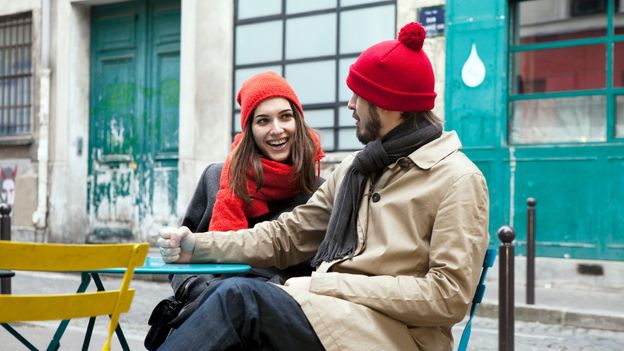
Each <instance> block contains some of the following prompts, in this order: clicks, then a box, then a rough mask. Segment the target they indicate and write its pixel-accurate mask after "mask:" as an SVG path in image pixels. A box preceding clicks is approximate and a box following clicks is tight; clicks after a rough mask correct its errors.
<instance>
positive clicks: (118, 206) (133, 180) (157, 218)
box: [87, 1, 180, 242]
mask: <svg viewBox="0 0 624 351" xmlns="http://www.w3.org/2000/svg"><path fill="white" fill-rule="evenodd" d="M163 8H164V9H166V11H163ZM163 13H166V14H167V15H166V16H162V14H163ZM161 21H162V23H161ZM157 33H158V34H159V35H156V34H157ZM179 33H180V5H179V2H172V1H168V2H163V1H133V2H126V3H120V4H114V5H106V6H100V7H94V8H93V9H92V38H93V42H92V50H91V65H92V66H91V67H92V70H91V116H90V143H89V148H90V150H89V151H90V153H89V179H88V191H89V199H88V205H87V207H88V211H89V220H90V227H91V228H90V235H89V236H88V238H87V241H91V242H100V241H120V240H123V239H131V238H135V239H146V237H147V235H148V234H150V233H153V232H154V231H155V227H157V226H161V225H165V224H170V223H172V222H174V221H175V206H174V204H175V200H176V197H177V174H178V172H177V164H178V162H177V161H178V140H177V139H178V101H179V98H178V96H179V94H178V90H179V88H178V87H179V68H180V65H179V57H180V50H179V43H180V36H179ZM162 38H166V40H163V39H162ZM162 42H165V43H166V45H165V46H163V45H161V43H162ZM163 170H164V171H163ZM163 177H164V178H165V179H166V181H165V182H164V183H163V181H161V180H158V181H156V178H163Z"/></svg>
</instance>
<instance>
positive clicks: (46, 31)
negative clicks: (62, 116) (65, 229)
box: [32, 0, 51, 242]
mask: <svg viewBox="0 0 624 351" xmlns="http://www.w3.org/2000/svg"><path fill="white" fill-rule="evenodd" d="M49 66H50V0H42V1H41V68H40V70H39V71H40V72H39V76H40V77H39V143H38V148H37V163H38V169H37V171H38V175H39V176H38V183H37V210H36V211H35V212H34V213H33V215H32V221H33V224H34V225H35V233H36V232H37V231H44V233H46V232H45V229H46V223H47V217H48V144H49V140H48V131H49V125H48V116H49V112H50V72H51V71H50V67H49ZM42 241H44V242H45V241H48V240H47V235H44V238H43V240H42Z"/></svg>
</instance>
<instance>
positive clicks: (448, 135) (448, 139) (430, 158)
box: [407, 131, 462, 169]
mask: <svg viewBox="0 0 624 351" xmlns="http://www.w3.org/2000/svg"><path fill="white" fill-rule="evenodd" d="M461 147H462V144H461V142H460V141H459V137H458V136H457V133H455V131H450V132H443V133H442V136H440V137H439V138H438V139H436V140H434V141H432V142H430V143H428V144H426V145H425V146H423V147H421V148H420V149H418V150H416V151H414V152H412V153H411V154H410V155H409V156H407V157H408V158H409V159H410V160H412V162H414V163H415V164H416V165H417V166H418V167H419V168H421V169H430V168H431V167H433V166H435V165H436V164H437V163H438V162H440V161H442V160H443V159H444V158H445V157H447V156H448V155H450V154H452V153H454V152H456V151H458V150H459V149H461Z"/></svg>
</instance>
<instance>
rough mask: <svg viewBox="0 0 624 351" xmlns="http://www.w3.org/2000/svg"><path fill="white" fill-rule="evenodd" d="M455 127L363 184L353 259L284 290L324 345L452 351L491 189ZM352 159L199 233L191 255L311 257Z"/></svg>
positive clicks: (472, 285) (476, 265)
mask: <svg viewBox="0 0 624 351" xmlns="http://www.w3.org/2000/svg"><path fill="white" fill-rule="evenodd" d="M460 148H461V143H460V141H459V139H458V137H457V135H456V134H455V133H454V132H447V133H444V134H443V135H442V137H440V138H439V139H437V140H435V141H433V142H431V143H429V144H427V145H425V146H423V147H422V148H420V149H418V150H416V151H415V152H413V153H412V154H411V155H409V156H408V157H405V158H401V159H399V160H398V161H397V162H396V163H394V164H392V165H390V166H388V167H387V168H386V169H385V170H384V172H383V173H382V175H381V176H380V177H379V179H378V180H377V182H376V183H375V184H374V185H373V184H371V183H370V181H369V184H368V186H367V189H369V191H366V192H365V194H364V198H363V200H362V203H361V207H360V210H359V215H358V221H357V230H358V237H359V238H358V239H359V241H358V246H357V249H356V253H355V256H354V257H353V258H352V259H350V260H346V259H343V260H337V261H334V262H330V263H323V264H322V265H321V266H320V267H319V268H318V269H317V271H316V272H314V273H313V275H312V279H311V288H310V292H303V291H297V290H294V289H292V288H288V287H285V288H284V289H285V290H286V291H287V292H288V293H290V294H291V295H292V296H293V297H294V298H295V300H297V302H298V303H299V304H300V305H301V307H302V309H303V311H304V312H305V314H306V316H307V317H308V319H309V321H310V323H311V324H312V326H313V328H314V330H315V331H316V333H317V335H318V336H319V338H320V340H321V342H322V343H323V345H324V346H325V348H326V349H327V350H340V351H344V350H358V351H360V350H451V348H452V346H453V337H452V334H451V327H452V326H453V324H455V323H457V322H459V321H461V320H462V318H463V317H464V315H465V313H466V311H467V309H468V307H469V306H470V302H471V300H472V296H473V295H474V292H475V289H476V286H477V283H478V279H479V275H480V273H481V265H482V263H483V257H484V255H485V250H486V248H487V246H488V242H489V234H488V214H489V202H488V191H487V186H486V183H485V180H484V178H483V175H482V174H481V172H480V171H479V170H478V169H477V167H476V166H475V165H474V164H473V163H472V162H471V161H470V160H468V158H466V156H465V155H464V154H463V153H462V152H460V151H459V149H460ZM352 160H353V157H348V158H347V159H346V160H344V161H343V163H342V164H341V165H340V166H339V167H338V168H337V169H336V170H335V171H334V173H333V174H332V175H331V176H330V177H329V179H328V180H327V181H326V182H325V183H324V184H323V186H322V187H321V188H320V189H319V190H318V191H317V192H316V193H315V194H314V195H313V196H312V198H310V200H309V201H308V203H307V204H305V205H301V206H299V207H297V208H295V209H294V210H293V211H292V212H290V213H284V214H282V215H281V216H280V217H279V218H278V219H277V220H276V221H272V222H264V223H260V224H258V225H256V226H255V227H254V228H253V229H245V230H240V231H238V232H222V233H218V232H209V233H201V234H198V236H197V244H196V246H195V251H194V253H193V261H195V262H206V261H208V262H245V263H249V264H251V265H254V266H276V267H286V266H289V265H291V264H295V263H299V262H302V261H304V260H307V259H309V258H310V257H311V256H312V255H313V254H314V252H315V250H316V248H317V247H318V245H319V243H320V241H321V240H322V238H323V235H324V232H325V230H326V228H327V223H328V222H329V217H330V214H331V209H332V207H333V203H334V198H335V196H336V194H337V193H338V188H339V186H340V184H341V181H342V179H343V177H344V174H345V173H346V171H347V169H348V168H349V165H350V164H351V162H352Z"/></svg>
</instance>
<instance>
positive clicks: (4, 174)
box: [0, 165, 17, 206]
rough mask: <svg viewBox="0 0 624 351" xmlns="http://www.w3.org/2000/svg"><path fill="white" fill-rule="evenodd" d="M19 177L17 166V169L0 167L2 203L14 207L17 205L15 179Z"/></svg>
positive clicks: (0, 200) (0, 195) (0, 198)
mask: <svg viewBox="0 0 624 351" xmlns="http://www.w3.org/2000/svg"><path fill="white" fill-rule="evenodd" d="M16 176H17V165H15V167H12V168H11V167H0V203H5V204H9V205H10V206H13V204H14V203H15V177H16Z"/></svg>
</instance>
